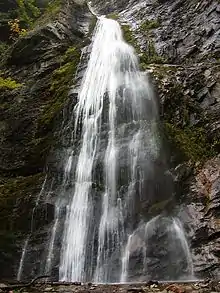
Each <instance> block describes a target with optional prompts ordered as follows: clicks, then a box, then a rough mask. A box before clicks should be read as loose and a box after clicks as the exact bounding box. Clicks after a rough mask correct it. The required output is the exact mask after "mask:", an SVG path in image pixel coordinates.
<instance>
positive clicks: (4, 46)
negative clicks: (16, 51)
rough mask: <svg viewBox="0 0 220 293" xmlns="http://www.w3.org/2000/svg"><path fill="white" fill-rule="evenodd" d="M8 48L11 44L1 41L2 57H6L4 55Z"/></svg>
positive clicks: (0, 52) (0, 51)
mask: <svg viewBox="0 0 220 293" xmlns="http://www.w3.org/2000/svg"><path fill="white" fill-rule="evenodd" d="M8 49H9V45H8V44H7V43H5V42H0V58H4V55H5V53H6V52H7V50H8ZM0 62H1V61H0Z"/></svg>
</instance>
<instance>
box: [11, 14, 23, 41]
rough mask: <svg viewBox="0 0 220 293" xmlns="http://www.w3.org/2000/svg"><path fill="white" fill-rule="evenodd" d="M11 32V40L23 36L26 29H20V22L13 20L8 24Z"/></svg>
mask: <svg viewBox="0 0 220 293" xmlns="http://www.w3.org/2000/svg"><path fill="white" fill-rule="evenodd" d="M8 25H9V27H10V31H11V38H12V39H16V38H17V37H18V36H24V35H25V34H26V33H27V30H26V29H24V28H23V29H22V28H21V27H20V20H19V19H17V18H16V19H14V20H10V21H9V22H8Z"/></svg>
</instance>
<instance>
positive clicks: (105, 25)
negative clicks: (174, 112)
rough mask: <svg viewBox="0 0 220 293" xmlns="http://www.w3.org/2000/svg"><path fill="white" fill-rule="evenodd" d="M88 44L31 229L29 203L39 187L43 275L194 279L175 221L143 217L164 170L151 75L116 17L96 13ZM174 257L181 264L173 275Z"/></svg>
mask: <svg viewBox="0 0 220 293" xmlns="http://www.w3.org/2000/svg"><path fill="white" fill-rule="evenodd" d="M87 49H88V48H87V47H85V48H84V49H83V54H82V58H81V63H82V64H81V65H80V66H79V68H80V70H79V71H80V72H79V76H81V73H82V71H81V70H82V68H83V70H84V68H85V64H87V63H86V62H87V57H88V51H89V50H90V49H91V53H90V58H89V60H88V65H87V67H86V70H85V72H84V74H83V78H82V80H81V83H80V87H79V88H75V89H74V93H76V94H77V101H76V102H77V103H75V102H73V104H74V106H72V104H71V106H70V107H69V108H70V109H69V108H68V109H65V113H64V116H65V115H66V116H65V117H64V119H63V123H62V130H61V131H60V136H61V141H62V142H63V151H62V153H61V155H60V158H61V160H60V162H59V164H60V165H59V168H58V170H59V174H58V176H57V177H56V176H55V175H52V178H49V180H48V183H47V185H48V187H47V189H48V190H49V191H48V192H47V193H46V192H45V184H46V181H47V177H46V179H45V182H44V184H43V186H42V190H41V192H40V194H39V196H38V197H37V200H36V205H35V207H34V209H33V213H32V221H31V234H32V231H33V228H34V227H33V224H34V221H33V219H34V214H35V209H36V208H38V205H39V202H40V198H41V196H42V194H44V193H46V198H45V201H47V202H49V203H52V204H53V205H54V219H53V222H52V223H50V226H49V227H50V228H49V229H48V230H49V232H47V237H48V238H49V240H48V242H47V244H48V245H47V246H46V247H45V251H44V255H46V256H44V259H43V261H42V267H43V266H44V273H45V274H51V276H52V277H53V278H55V279H56V278H57V277H58V276H57V275H58V274H59V280H60V281H67V282H72V281H73V282H74V281H80V282H87V281H93V282H96V283H112V282H128V281H138V280H140V278H142V281H146V280H147V279H149V278H151V279H156V278H157V279H175V278H176V279H177V278H179V276H181V275H182V274H183V271H184V270H185V271H187V273H188V275H191V274H193V267H192V258H191V255H190V250H189V246H188V243H187V239H186V236H185V234H184V231H183V227H182V225H181V223H180V221H179V220H177V219H173V218H172V217H170V218H169V217H163V216H160V215H154V216H153V217H152V216H151V215H148V211H149V208H150V207H151V205H152V204H153V203H154V202H160V200H167V198H166V196H167V194H166V188H165V186H164V185H163V182H164V181H163V180H162V181H161V182H162V183H161V182H159V181H160V180H159V179H160V177H162V178H163V177H164V176H165V175H164V170H165V169H166V168H163V167H162V166H161V165H162V164H161V152H162V146H161V142H160V137H159V131H158V120H159V115H158V109H157V108H158V107H157V101H156V97H155V96H154V94H153V91H152V86H151V83H150V82H149V79H148V75H147V74H146V73H143V72H141V71H140V70H139V66H138V58H137V56H136V54H135V51H134V49H133V48H132V47H131V46H130V45H128V44H127V43H126V42H125V41H124V39H123V34H122V30H121V28H120V25H119V24H118V22H117V21H115V20H111V19H107V18H105V17H103V16H101V17H99V18H98V22H97V25H96V28H95V31H94V34H93V41H92V44H91V46H90V47H89V50H87ZM86 54H87V55H86ZM79 68H78V69H79ZM75 97H76V95H75V96H74V98H75ZM67 133H68V134H67ZM65 135H67V137H65ZM59 151H60V150H59ZM60 166H61V167H60ZM52 173H53V172H52ZM48 176H49V177H50V176H51V174H50V175H48ZM53 176H54V177H53ZM49 183H50V184H49ZM159 185H161V186H162V188H159V187H158V186H159ZM158 190H159V191H158ZM170 196H171V195H170V194H168V197H170ZM158 197H159V198H158ZM29 240H30V239H29V238H27V240H26V241H25V243H24V248H23V251H22V256H21V261H20V266H19V271H18V279H20V278H21V274H22V271H23V264H24V260H25V255H26V254H27V248H28V246H29ZM155 243H156V244H155ZM158 247H159V248H158ZM172 252H173V253H172ZM182 252H184V253H182ZM178 253H179V254H181V255H182V256H183V259H180V260H179V258H178ZM160 257H161V258H160ZM176 259H178V261H179V262H178V265H179V264H182V263H183V266H180V265H179V270H178V273H176V267H175V265H174V264H173V263H174V262H175V260H176ZM158 260H159V265H158ZM169 268H171V269H169ZM182 268H183V269H182ZM58 271H59V272H58ZM168 271H169V272H168ZM185 271H184V272H185ZM167 272H168V273H167ZM132 274H133V275H132Z"/></svg>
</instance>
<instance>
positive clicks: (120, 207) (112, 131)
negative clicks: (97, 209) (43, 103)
mask: <svg viewBox="0 0 220 293" xmlns="http://www.w3.org/2000/svg"><path fill="white" fill-rule="evenodd" d="M120 89H121V91H122V92H120ZM106 95H107V97H108V101H109V104H108V105H109V106H108V115H107V118H106V119H107V125H108V134H107V146H106V151H105V155H104V159H103V163H104V173H105V182H104V184H105V191H104V193H103V197H102V212H101V219H100V224H99V229H98V252H97V263H96V270H95V273H94V280H95V281H96V282H101V281H104V282H107V281H108V280H109V272H108V269H107V268H106V267H107V266H108V262H109V261H110V257H111V254H112V253H113V252H114V251H115V252H117V253H118V254H119V255H121V253H122V251H121V249H122V242H123V237H124V229H123V226H124V223H123V222H124V213H126V211H125V209H124V208H125V206H124V203H123V202H122V200H121V199H120V196H118V194H117V193H118V191H117V180H118V174H117V168H118V160H119V157H118V156H119V153H120V151H121V152H123V149H122V143H123V140H124V138H125V139H126V134H125V133H124V132H125V131H126V128H125V127H124V129H123V124H122V123H121V124H118V120H120V117H118V116H117V108H118V107H119V103H120V106H121V107H124V108H125V110H127V109H126V108H128V106H129V107H130V109H129V110H128V112H127V113H125V115H126V117H125V120H128V121H124V122H128V123H133V124H134V127H135V128H136V130H135V131H133V135H131V136H130V137H128V142H125V146H124V147H126V148H128V149H129V150H130V159H129V160H130V162H129V168H130V172H131V174H132V175H131V177H132V179H131V182H130V183H129V185H130V187H129V191H128V193H127V198H128V199H127V202H129V203H130V202H131V199H130V198H131V197H132V195H133V193H134V192H133V191H132V186H133V187H134V182H135V172H136V170H135V169H136V164H137V161H138V159H139V160H140V159H141V157H140V156H139V153H141V152H143V148H144V145H146V143H144V142H143V141H142V144H141V139H142V137H143V133H144V132H146V131H144V127H145V128H146V127H147V128H148V132H149V133H148V135H147V138H149V140H148V142H147V143H148V146H149V147H148V152H149V154H148V156H150V155H151V156H152V155H153V156H155V155H156V154H157V151H158V146H157V143H156V141H155V135H153V134H152V129H151V122H149V121H148V122H147V121H146V111H144V106H145V105H144V103H143V101H144V100H151V96H149V89H148V84H147V82H146V80H145V77H144V76H143V75H142V73H141V72H140V71H139V70H138V62H137V58H136V56H135V53H134V50H133V48H132V47H130V46H129V45H128V44H126V43H125V42H124V41H123V37H122V31H121V28H120V26H119V24H118V23H117V22H116V21H114V20H111V19H106V18H104V17H100V19H99V21H98V25H97V27H96V31H95V34H94V42H93V45H92V52H91V56H90V60H89V63H88V67H87V70H86V73H85V75H84V78H83V81H82V86H81V89H80V93H79V98H78V104H77V106H76V108H75V117H76V122H75V133H76V132H77V129H78V127H79V124H80V123H82V130H81V132H82V134H81V138H82V140H81V147H80V152H79V156H78V163H77V167H76V171H75V190H74V194H73V198H72V202H71V203H70V204H69V205H68V213H67V216H66V222H65V227H66V228H65V231H64V238H63V247H62V253H61V264H60V280H65V281H76V280H77V281H83V280H85V279H86V276H85V274H84V269H85V268H84V267H85V258H86V246H87V235H88V226H89V221H90V217H91V213H92V212H93V208H92V202H91V201H90V192H91V184H92V179H93V178H92V174H93V167H94V163H95V161H96V155H97V153H98V151H99V146H100V138H101V126H102V119H103V108H106V105H104V103H106V102H105V98H106ZM150 104H151V108H152V109H151V110H152V111H153V112H154V114H155V118H157V113H156V106H155V103H154V101H151V102H150ZM105 111H106V110H105ZM117 127H118V129H117ZM118 130H119V131H118ZM133 143H134V145H133ZM70 165H71V164H70V160H68V161H67V165H66V168H65V169H69V166H70Z"/></svg>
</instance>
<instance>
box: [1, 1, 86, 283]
mask: <svg viewBox="0 0 220 293" xmlns="http://www.w3.org/2000/svg"><path fill="white" fill-rule="evenodd" d="M3 2H4V3H6V2H7V5H8V6H9V7H8V6H7V7H8V10H11V9H13V8H14V7H13V6H12V5H13V1H12V3H11V6H10V3H8V1H3ZM41 4H42V3H41ZM44 4H45V3H44ZM53 5H54V6H52V7H50V10H49V11H48V10H47V9H46V10H45V12H43V13H42V15H41V16H40V18H38V19H37V20H36V22H35V23H34V28H33V29H30V30H28V31H27V33H26V34H25V35H24V36H21V37H18V38H17V40H15V41H14V43H13V44H12V45H11V46H10V47H9V48H8V50H6V51H5V52H4V54H3V56H2V58H3V60H2V66H1V68H2V69H1V73H0V89H1V93H0V102H1V106H0V115H1V122H0V137H1V138H0V149H1V156H0V184H1V187H0V210H1V213H0V221H1V227H0V235H1V240H0V265H1V268H2V269H1V270H0V278H10V279H12V278H15V277H16V274H17V271H18V267H19V260H20V257H21V253H22V248H23V244H24V241H25V239H27V236H28V234H29V233H30V231H31V230H33V229H34V231H35V230H36V231H38V232H36V233H37V235H36V234H35V235H33V239H30V241H33V242H35V243H37V245H36V247H37V248H36V247H35V252H36V250H38V252H37V253H40V251H41V250H42V245H43V243H42V239H43V238H42V237H43V236H42V235H43V234H45V229H46V228H43V227H46V225H48V224H49V223H50V222H51V221H52V220H53V214H54V210H53V207H51V206H50V205H49V204H44V203H42V205H41V208H40V209H38V208H36V207H35V205H36V199H37V198H38V197H39V193H40V190H41V188H42V184H43V181H44V178H45V172H44V168H45V166H46V158H47V157H48V154H49V152H50V149H51V148H53V147H54V146H55V144H56V143H57V140H56V131H57V128H56V125H59V123H60V121H61V119H60V115H61V112H62V109H63V108H64V105H65V103H68V92H69V90H70V86H72V82H73V77H74V74H75V72H76V69H77V66H78V63H79V60H80V55H81V49H82V47H83V46H84V42H86V40H87V37H88V36H89V26H90V24H91V20H92V15H91V13H90V12H89V10H88V7H87V5H86V4H85V3H83V2H82V3H80V1H73V0H71V1H68V5H66V2H65V1H63V2H62V1H54V2H53ZM7 7H6V6H4V7H3V6H2V9H6V8H7ZM15 8H16V7H15ZM0 9H1V6H0ZM6 12H7V10H6ZM6 12H5V13H6ZM1 28H2V26H1V25H0V29H1ZM34 207H35V208H36V210H35V222H34V223H32V222H33V221H32V217H33V214H32V212H33V208H34ZM31 223H32V224H31ZM34 231H33V232H34ZM29 253H30V254H34V251H31V250H30V252H29ZM36 259H37V258H34V261H36ZM38 262H39V263H40V259H38ZM39 263H38V264H37V263H36V266H38V265H39ZM32 269H33V272H34V270H35V267H33V268H32Z"/></svg>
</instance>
